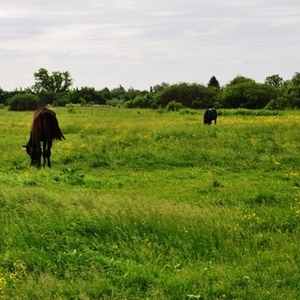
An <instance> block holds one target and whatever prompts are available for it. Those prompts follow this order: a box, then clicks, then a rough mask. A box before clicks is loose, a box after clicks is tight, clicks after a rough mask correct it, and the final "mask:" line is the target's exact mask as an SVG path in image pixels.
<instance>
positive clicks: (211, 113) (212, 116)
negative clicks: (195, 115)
mask: <svg viewBox="0 0 300 300" xmlns="http://www.w3.org/2000/svg"><path fill="white" fill-rule="evenodd" d="M217 116H218V115H217V111H216V110H215V109H214V108H208V109H207V110H206V111H205V113H204V116H203V124H208V125H210V124H211V122H212V121H215V124H217Z"/></svg>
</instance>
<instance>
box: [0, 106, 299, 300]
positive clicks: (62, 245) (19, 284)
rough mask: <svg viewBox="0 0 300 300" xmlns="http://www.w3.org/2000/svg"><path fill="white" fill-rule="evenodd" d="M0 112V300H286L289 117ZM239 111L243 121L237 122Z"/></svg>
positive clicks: (293, 187) (294, 251)
mask: <svg viewBox="0 0 300 300" xmlns="http://www.w3.org/2000/svg"><path fill="white" fill-rule="evenodd" d="M54 110H55V112H56V113H57V118H58V120H59V123H60V127H61V130H62V132H63V133H64V135H65V137H66V140H65V141H61V142H54V146H53V148H52V157H51V158H52V168H51V169H49V168H41V169H39V170H38V169H36V168H35V167H31V166H30V160H29V157H28V156H27V154H26V153H25V150H24V149H23V148H22V145H24V144H26V142H27V141H28V138H29V131H30V123H31V120H32V112H11V111H8V110H7V109H0V149H1V152H0V158H1V164H0V299H22V300H24V299H82V300H85V299H172V300H176V299H285V300H288V299H291V300H294V299H300V291H299V286H300V270H299V266H300V254H299V249H300V173H299V170H300V159H299V152H300V135H299V124H300V112H299V111H283V112H280V113H275V112H274V113H267V112H260V113H254V112H251V111H250V112H251V113H249V111H248V112H247V113H246V111H240V112H239V113H238V112H237V111H234V110H223V111H220V116H219V118H218V124H217V125H214V124H213V125H210V126H207V125H206V126H205V125H203V124H202V116H203V111H193V110H181V111H179V112H166V111H164V110H157V111H154V110H146V109H145V110H142V109H141V110H138V109H123V108H117V107H76V106H74V107H73V106H69V107H64V108H54ZM242 112H244V113H242Z"/></svg>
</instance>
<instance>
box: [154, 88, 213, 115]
mask: <svg viewBox="0 0 300 300" xmlns="http://www.w3.org/2000/svg"><path fill="white" fill-rule="evenodd" d="M216 96H217V92H216V89H215V88H212V87H206V86H203V85H200V84H195V83H193V84H189V83H179V84H174V85H171V86H169V87H166V88H164V89H163V90H161V91H160V92H158V93H156V94H155V96H154V99H155V103H156V104H157V105H158V106H162V107H166V106H167V105H168V104H169V103H170V102H171V101H175V102H178V103H181V104H182V106H184V107H191V108H195V109H199V108H207V107H212V106H213V105H214V103H215V101H216Z"/></svg>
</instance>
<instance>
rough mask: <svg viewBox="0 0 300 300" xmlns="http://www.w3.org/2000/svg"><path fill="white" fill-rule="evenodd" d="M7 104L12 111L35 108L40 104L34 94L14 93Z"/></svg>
mask: <svg viewBox="0 0 300 300" xmlns="http://www.w3.org/2000/svg"><path fill="white" fill-rule="evenodd" d="M8 106H9V110H13V111H26V110H35V109H37V108H38V107H39V106H40V101H39V98H38V96H37V95H35V94H30V93H27V94H16V95H14V96H13V97H12V98H10V99H9V100H8Z"/></svg>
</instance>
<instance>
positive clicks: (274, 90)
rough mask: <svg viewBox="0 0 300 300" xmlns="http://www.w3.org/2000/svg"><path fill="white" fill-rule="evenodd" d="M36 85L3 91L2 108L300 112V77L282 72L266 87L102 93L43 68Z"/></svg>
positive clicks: (211, 85)
mask: <svg viewBox="0 0 300 300" xmlns="http://www.w3.org/2000/svg"><path fill="white" fill-rule="evenodd" d="M34 79H35V83H34V85H33V86H32V87H30V88H26V89H24V90H22V89H19V90H18V89H16V90H14V91H4V90H3V89H1V88H0V105H1V106H9V108H10V109H11V110H19V111H22V110H33V109H35V108H37V107H40V106H45V105H53V106H66V105H67V104H79V105H82V106H84V105H114V106H124V107H127V108H153V109H157V108H167V109H169V110H178V109H180V108H183V107H186V108H192V109H205V108H208V107H215V108H247V109H263V108H265V109H272V110H280V109H298V108H300V73H298V72H296V73H295V74H294V76H293V77H292V78H291V79H290V80H283V78H282V77H280V76H279V75H278V74H276V75H272V76H268V77H266V79H265V82H264V83H258V82H255V80H253V79H251V78H247V77H244V76H240V75H239V76H237V77H235V78H234V79H232V80H231V81H230V82H229V83H228V84H226V85H225V86H221V85H220V83H219V81H218V80H217V78H216V77H215V76H212V77H211V78H210V80H209V81H208V83H207V84H206V85H204V84H198V83H186V82H180V83H176V84H168V83H165V82H163V83H161V84H157V85H155V86H151V87H150V88H149V90H142V91H141V90H137V89H134V88H129V89H128V90H126V89H125V88H124V87H123V86H122V85H119V86H118V87H116V88H113V89H109V88H107V87H105V88H103V89H101V90H96V89H95V88H93V87H81V88H72V85H73V79H72V77H71V75H70V73H69V72H60V71H54V72H52V73H49V71H48V70H46V69H44V68H41V69H39V70H38V71H37V72H36V73H34Z"/></svg>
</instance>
